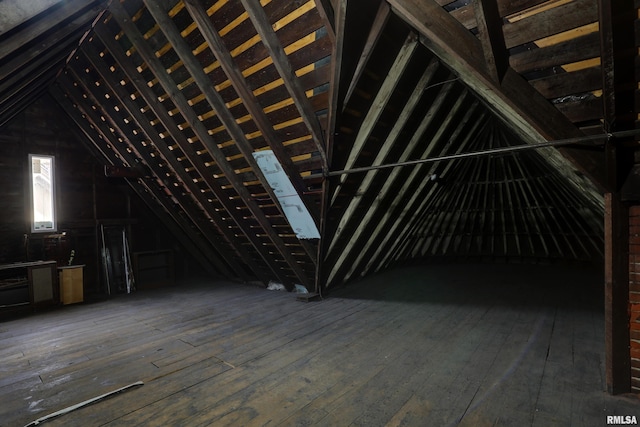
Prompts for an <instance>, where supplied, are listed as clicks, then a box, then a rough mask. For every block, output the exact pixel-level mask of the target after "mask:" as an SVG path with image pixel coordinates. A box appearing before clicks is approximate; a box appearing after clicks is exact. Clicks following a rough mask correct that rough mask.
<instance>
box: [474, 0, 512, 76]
mask: <svg viewBox="0 0 640 427" xmlns="http://www.w3.org/2000/svg"><path fill="white" fill-rule="evenodd" d="M473 9H474V11H475V14H476V21H477V22H478V37H479V38H480V42H481V43H482V51H483V52H484V58H485V61H486V63H487V71H488V72H489V75H490V76H491V78H493V80H494V81H495V82H496V83H500V82H501V81H502V78H503V77H504V74H505V73H506V72H507V68H508V67H509V55H508V51H507V46H506V45H505V42H504V33H503V32H502V18H500V12H499V11H498V3H497V1H496V0H473Z"/></svg>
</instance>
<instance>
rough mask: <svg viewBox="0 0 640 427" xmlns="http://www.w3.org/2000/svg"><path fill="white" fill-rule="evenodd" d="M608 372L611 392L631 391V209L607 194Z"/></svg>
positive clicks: (611, 194) (606, 336) (607, 381)
mask: <svg viewBox="0 0 640 427" xmlns="http://www.w3.org/2000/svg"><path fill="white" fill-rule="evenodd" d="M604 225H605V227H604V241H605V343H606V344H605V345H606V348H605V361H606V363H605V365H606V368H605V371H606V383H607V391H608V392H609V393H611V394H619V393H627V392H629V391H630V390H631V355H630V352H629V253H628V251H629V209H628V208H627V207H626V206H624V205H623V204H622V202H621V201H620V199H619V198H618V196H617V195H616V194H613V193H607V194H605V213H604Z"/></svg>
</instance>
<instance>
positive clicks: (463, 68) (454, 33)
mask: <svg viewBox="0 0 640 427" xmlns="http://www.w3.org/2000/svg"><path fill="white" fill-rule="evenodd" d="M387 1H388V2H389V4H390V5H391V7H392V9H393V11H394V12H395V13H396V14H398V16H400V17H401V18H403V19H404V20H405V21H406V22H407V23H409V24H410V25H412V26H413V27H414V28H415V29H416V30H417V31H418V32H419V33H420V34H421V35H422V37H421V41H422V43H423V44H424V45H425V46H427V47H428V48H429V49H430V50H431V51H432V52H434V53H435V54H436V55H437V56H438V57H439V58H440V59H442V61H443V62H444V63H446V64H447V65H449V66H450V67H452V68H453V69H454V70H455V72H456V73H457V74H458V75H459V77H460V79H461V80H462V81H463V82H464V83H465V84H466V85H467V86H469V87H470V88H471V89H472V90H474V91H475V92H476V93H477V94H478V95H479V96H480V97H481V98H482V99H483V100H484V101H485V102H486V104H487V105H488V106H490V107H491V108H492V109H494V111H495V112H496V113H497V114H498V115H499V116H500V117H502V118H503V119H504V120H506V122H507V123H509V124H510V125H511V126H512V127H513V129H514V132H515V133H516V134H517V135H518V136H520V137H521V138H522V139H523V140H524V141H526V142H528V143H535V142H541V141H543V140H547V141H552V140H555V139H565V138H571V137H578V136H582V132H581V131H580V130H579V129H578V128H576V127H575V126H574V125H573V123H571V122H570V121H569V120H568V119H567V118H566V117H565V116H564V115H563V114H562V113H561V112H560V111H559V110H558V109H557V108H555V107H554V106H553V105H552V104H551V103H549V102H548V101H547V100H546V99H545V98H544V97H543V96H542V95H540V94H539V93H538V92H537V91H536V90H535V89H533V88H532V87H531V85H530V84H529V83H528V82H527V81H526V80H524V79H523V78H522V77H521V76H520V75H519V74H517V73H516V72H515V71H513V70H512V69H511V68H507V70H506V72H505V75H504V77H503V79H502V82H501V84H500V85H498V84H496V83H495V81H494V80H493V79H492V78H491V76H490V75H489V72H488V71H487V64H486V60H485V58H484V55H483V53H482V52H483V49H482V45H481V42H480V41H479V40H478V39H477V38H476V37H475V36H474V35H473V34H471V33H470V32H469V31H468V30H467V29H465V28H464V26H462V25H461V24H460V23H459V22H458V21H457V20H456V19H455V18H453V17H452V16H451V15H450V14H449V13H448V12H447V11H445V10H444V9H443V8H442V7H441V6H440V5H439V4H438V3H437V2H435V1H434V0H387ZM559 150H560V151H561V152H562V154H563V155H565V157H567V158H569V159H570V160H571V161H572V162H573V163H574V165H575V166H576V167H578V168H579V169H581V170H582V171H583V173H585V175H587V176H588V177H589V178H590V179H591V180H592V181H593V183H594V184H595V185H597V186H598V187H600V188H603V187H604V185H603V184H604V165H603V162H602V159H601V156H600V155H599V154H598V153H593V152H585V151H580V150H576V149H571V148H562V149H559Z"/></svg>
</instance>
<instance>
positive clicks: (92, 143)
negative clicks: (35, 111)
mask: <svg viewBox="0 0 640 427" xmlns="http://www.w3.org/2000/svg"><path fill="white" fill-rule="evenodd" d="M49 92H50V93H51V95H52V96H53V97H54V99H55V100H56V101H57V102H58V104H59V105H60V106H61V107H62V109H63V110H64V111H65V112H66V113H67V115H68V116H69V118H70V119H71V120H72V121H73V122H74V123H75V124H76V125H77V130H76V129H73V130H74V133H77V134H78V136H79V137H81V140H86V141H87V142H86V145H87V147H88V148H89V150H90V151H91V152H92V153H93V154H94V155H95V156H96V157H97V158H100V157H102V158H103V160H104V161H105V162H106V163H107V164H110V165H116V164H120V163H121V160H120V159H119V158H117V157H116V153H115V152H114V151H113V150H108V151H105V150H104V147H103V145H104V141H103V138H104V136H103V134H102V133H101V132H100V130H99V127H98V126H96V125H97V123H92V122H91V121H90V119H89V117H90V116H88V115H87V114H85V112H83V111H80V110H78V109H79V108H80V109H81V108H82V106H81V105H82V104H78V103H74V101H72V100H71V99H69V98H68V97H69V91H63V89H61V88H60V87H58V85H56V84H54V85H52V86H51V87H50V88H49ZM80 134H81V135H80ZM126 182H127V184H129V186H130V187H131V189H132V190H133V191H134V192H135V193H136V194H137V195H138V196H139V197H140V198H141V199H142V200H143V201H144V202H145V203H146V204H147V206H148V207H149V209H151V210H152V211H153V212H154V213H155V214H156V216H158V218H159V219H160V221H161V222H162V223H163V224H164V225H165V226H166V227H167V229H169V231H171V232H172V234H173V235H174V236H175V237H176V239H177V240H178V241H179V242H180V243H181V244H182V245H183V246H184V247H185V248H186V249H187V250H188V251H189V253H190V254H191V256H193V257H194V258H195V259H196V260H197V261H198V262H199V263H200V265H201V266H202V267H203V268H204V269H205V270H206V271H207V272H208V273H210V274H212V275H214V276H216V275H218V274H219V271H218V270H216V269H215V268H214V267H213V265H214V263H213V261H212V260H214V259H215V255H214V253H213V252H212V251H211V249H210V248H208V247H205V246H204V245H202V240H201V239H199V238H198V235H197V234H196V233H195V232H194V230H193V229H192V228H191V227H190V226H189V225H188V224H186V223H185V221H184V219H183V218H182V217H181V216H180V215H179V214H178V213H177V212H176V211H175V210H173V209H168V208H167V207H166V206H165V205H164V203H162V200H163V198H162V195H161V194H160V193H159V192H158V191H157V188H154V187H155V186H149V185H147V184H146V183H145V182H144V181H143V180H129V179H127V180H126ZM158 205H160V206H162V209H158Z"/></svg>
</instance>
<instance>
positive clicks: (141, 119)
mask: <svg viewBox="0 0 640 427" xmlns="http://www.w3.org/2000/svg"><path fill="white" fill-rule="evenodd" d="M81 50H82V53H84V55H85V57H86V58H87V60H88V61H89V63H90V64H91V65H92V66H93V68H94V69H95V70H96V72H97V73H98V74H99V75H100V77H101V78H102V80H103V82H104V83H105V85H106V87H107V88H109V90H110V91H111V92H112V93H113V94H114V95H115V99H116V100H117V102H118V103H119V104H120V105H121V106H123V107H124V108H125V109H126V111H127V112H128V113H129V116H130V118H131V119H132V120H133V122H134V123H135V124H136V125H137V126H138V128H139V129H141V130H142V131H143V132H144V134H145V135H146V136H147V138H148V140H149V141H151V142H153V145H154V146H155V148H156V149H157V153H158V154H159V155H160V158H161V159H163V161H164V162H165V164H167V165H168V167H169V168H170V169H171V171H172V172H173V173H174V174H175V175H176V176H178V177H179V178H180V180H181V181H182V183H183V184H184V186H185V187H186V188H187V189H188V190H189V192H190V195H191V196H192V197H193V198H194V199H195V201H196V202H197V204H198V205H199V206H200V208H201V209H202V211H204V212H205V214H206V215H207V217H209V218H211V219H212V220H213V223H214V226H215V227H216V228H217V230H218V231H219V232H220V233H221V234H222V235H223V236H224V237H225V240H226V242H227V244H228V245H229V246H231V247H232V248H233V249H234V250H235V251H236V252H237V253H239V254H240V255H241V256H242V257H244V258H245V259H248V258H249V257H248V256H247V255H246V254H245V253H244V252H243V251H242V250H241V249H242V247H241V245H238V246H234V244H233V242H234V240H235V239H234V238H233V234H232V233H231V232H230V231H229V229H228V228H226V227H220V226H219V224H223V220H222V218H221V217H220V215H219V214H218V213H217V212H216V211H215V209H213V208H211V207H210V203H208V200H207V197H206V196H205V195H204V194H203V193H202V192H201V191H200V190H199V188H198V187H197V186H196V185H195V183H194V182H193V178H191V177H190V176H189V174H188V173H187V172H186V171H185V169H184V166H183V165H182V164H180V163H179V162H178V160H177V159H176V157H175V155H173V154H172V152H171V150H170V149H169V146H168V145H167V144H166V143H165V142H164V141H162V139H161V138H160V136H159V135H158V131H157V130H156V129H155V128H154V127H153V126H152V125H151V123H150V122H149V120H148V119H147V118H146V117H145V115H144V113H142V111H140V108H139V107H138V106H137V105H136V104H135V103H134V102H133V100H132V99H131V97H130V94H129V93H128V92H127V90H126V89H125V88H124V87H123V86H122V85H121V84H120V82H118V81H116V77H115V75H114V74H113V73H111V72H109V71H108V70H109V68H108V67H107V65H106V64H105V63H104V62H102V60H101V58H100V54H99V53H98V52H97V51H96V49H95V48H94V47H93V46H91V43H84V44H83V46H82V48H81ZM85 90H89V89H88V87H87V88H86V89H85ZM121 132H122V133H123V134H124V131H121ZM129 144H131V145H134V146H135V145H136V144H135V142H134V141H131V140H129ZM136 149H137V150H138V152H139V153H140V155H141V156H142V157H143V159H144V160H145V161H146V163H147V165H149V166H150V168H151V169H152V170H153V164H154V161H153V160H152V158H151V157H150V156H149V155H148V154H146V152H145V150H144V148H143V147H139V146H137V147H136ZM156 175H158V176H162V175H161V173H160V172H156ZM170 190H171V192H172V193H173V194H174V197H175V198H176V199H178V200H180V198H181V197H185V195H182V194H181V192H182V191H183V189H182V188H180V189H177V188H171V189H170ZM182 205H183V209H184V210H185V212H186V213H187V215H188V216H190V217H191V218H192V222H193V223H194V224H195V225H196V227H198V229H200V231H201V232H202V234H203V235H204V236H205V238H207V239H208V240H209V241H210V242H211V243H212V245H213V246H214V247H224V244H223V243H222V242H220V241H219V239H217V238H216V237H215V235H212V234H211V233H208V232H207V230H206V229H205V228H204V225H203V224H202V223H201V221H198V220H197V215H196V214H194V213H193V208H191V209H190V207H189V204H188V203H183V204H182ZM225 252H226V251H220V257H221V258H222V259H223V260H224V261H225V262H226V263H227V264H228V265H229V266H230V267H231V268H232V269H233V271H234V272H235V273H236V274H238V275H239V276H240V277H241V278H242V280H243V281H249V277H248V276H247V275H246V274H245V273H244V269H243V268H242V267H241V266H240V265H239V264H238V263H237V262H236V260H235V257H236V253H233V252H232V253H225ZM250 267H251V266H250ZM221 271H223V270H221ZM232 276H233V275H231V276H229V277H232ZM256 276H258V277H260V274H259V272H258V273H256Z"/></svg>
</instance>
